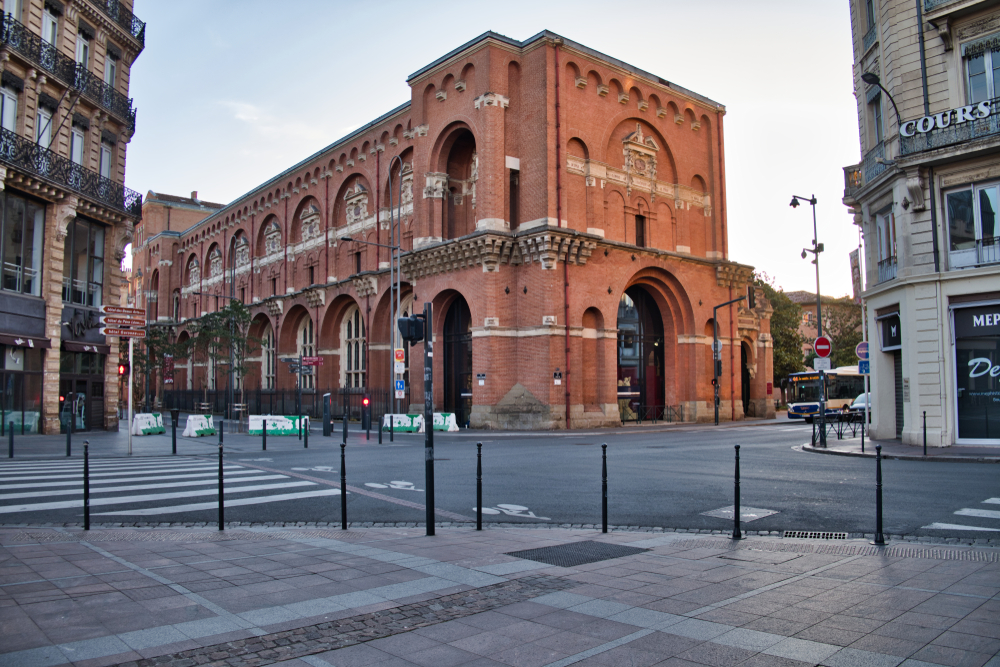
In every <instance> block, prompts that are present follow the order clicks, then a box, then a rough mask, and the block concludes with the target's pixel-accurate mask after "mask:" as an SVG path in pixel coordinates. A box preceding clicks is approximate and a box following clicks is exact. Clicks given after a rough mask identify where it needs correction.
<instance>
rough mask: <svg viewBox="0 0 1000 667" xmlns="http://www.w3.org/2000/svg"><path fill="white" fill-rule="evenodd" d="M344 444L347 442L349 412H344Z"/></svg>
mask: <svg viewBox="0 0 1000 667" xmlns="http://www.w3.org/2000/svg"><path fill="white" fill-rule="evenodd" d="M344 444H345V445H346V444H347V413H346V412H345V413H344Z"/></svg>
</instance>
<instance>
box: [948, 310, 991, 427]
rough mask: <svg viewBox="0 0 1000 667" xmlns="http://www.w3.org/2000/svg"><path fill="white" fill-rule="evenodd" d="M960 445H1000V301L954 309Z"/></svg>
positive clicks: (956, 399) (956, 393) (956, 395)
mask: <svg viewBox="0 0 1000 667" xmlns="http://www.w3.org/2000/svg"><path fill="white" fill-rule="evenodd" d="M951 312H952V327H953V331H954V337H953V340H954V341H955V343H954V346H955V385H956V386H955V410H956V414H957V416H958V420H957V421H958V439H957V442H958V444H977V445H1000V301H993V302H988V303H977V304H968V305H966V304H962V305H960V306H959V305H955V306H952V309H951Z"/></svg>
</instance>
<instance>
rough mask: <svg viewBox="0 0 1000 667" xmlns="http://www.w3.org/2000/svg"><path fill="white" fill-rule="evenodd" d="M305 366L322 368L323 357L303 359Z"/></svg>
mask: <svg viewBox="0 0 1000 667" xmlns="http://www.w3.org/2000/svg"><path fill="white" fill-rule="evenodd" d="M302 365H303V366H322V365H323V357H302Z"/></svg>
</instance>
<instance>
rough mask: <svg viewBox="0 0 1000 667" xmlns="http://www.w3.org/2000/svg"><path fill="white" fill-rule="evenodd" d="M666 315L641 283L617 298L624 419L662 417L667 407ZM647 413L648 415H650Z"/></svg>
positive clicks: (620, 386)
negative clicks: (664, 319) (664, 335)
mask: <svg viewBox="0 0 1000 667" xmlns="http://www.w3.org/2000/svg"><path fill="white" fill-rule="evenodd" d="M665 351H666V345H665V340H664V337H663V316H662V314H661V313H660V308H659V306H658V305H657V304H656V301H655V300H654V298H653V296H652V294H650V293H649V292H648V291H647V290H646V288H644V287H642V286H640V285H633V286H632V287H629V288H628V289H627V290H625V293H624V294H622V297H621V300H620V301H619V302H618V407H619V410H620V412H621V413H622V417H623V419H635V418H636V416H637V415H638V414H639V412H640V411H642V417H643V418H648V416H653V415H655V416H656V417H660V416H661V415H662V411H663V410H664V407H665V398H666V393H665V388H666V385H665V382H666V378H665V377H664V369H665V367H664V357H665ZM647 415H648V416H647Z"/></svg>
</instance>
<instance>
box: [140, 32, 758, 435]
mask: <svg viewBox="0 0 1000 667" xmlns="http://www.w3.org/2000/svg"><path fill="white" fill-rule="evenodd" d="M557 51H558V53H557ZM556 62H558V63H560V64H559V67H560V70H559V73H560V75H561V76H564V77H565V79H564V81H566V82H569V83H568V84H566V83H564V84H563V85H562V86H561V87H560V88H559V89H558V92H557V89H556V88H555V74H556V70H555V63H556ZM623 68H624V69H623ZM625 71H627V72H628V75H627V76H625V75H624V74H623V72H625ZM408 84H409V86H410V90H411V99H410V101H409V102H408V103H406V104H404V105H402V106H400V107H398V108H396V109H394V110H392V111H391V112H389V113H387V114H385V115H383V116H381V117H380V118H379V119H378V120H377V121H376V122H374V123H372V124H369V125H366V126H365V127H363V128H362V129H360V130H358V131H356V132H353V133H351V134H349V135H348V136H346V137H344V138H342V139H340V140H338V141H336V142H334V143H333V144H331V145H329V146H328V147H326V148H324V149H322V150H320V151H319V152H317V153H316V154H315V155H313V156H312V157H310V158H309V159H308V160H306V161H305V162H303V163H301V164H299V165H296V166H295V167H293V168H291V169H288V170H287V171H284V172H281V173H279V174H277V175H276V176H274V177H273V178H271V179H269V180H268V181H267V182H265V183H264V184H262V185H260V186H259V187H257V188H255V189H252V190H251V191H250V192H249V193H247V194H246V195H243V196H242V197H241V198H239V199H238V200H236V201H233V202H232V203H230V204H228V205H226V206H224V207H221V208H220V209H218V210H215V211H213V212H212V213H211V214H210V215H209V216H208V217H206V218H204V219H202V220H201V221H199V222H197V223H195V224H192V225H190V226H189V227H188V228H186V229H184V230H183V231H176V229H175V230H170V229H166V228H161V229H157V228H154V227H152V226H151V227H150V228H148V229H145V230H144V231H143V233H142V234H141V238H143V239H144V241H143V243H142V244H141V246H139V247H138V248H137V249H136V252H135V261H136V262H137V263H138V265H139V266H142V267H143V271H144V272H145V271H146V269H147V267H148V268H150V269H151V270H154V269H155V270H158V271H159V274H158V278H157V282H156V290H157V292H158V299H155V300H154V303H155V302H158V301H162V302H163V304H164V307H162V308H159V309H158V310H155V311H153V312H152V313H151V316H152V318H153V319H154V320H155V321H157V322H158V323H160V324H163V325H166V326H170V327H172V329H173V330H174V332H175V335H177V336H180V337H183V336H188V335H189V334H188V331H189V326H188V323H189V322H190V321H191V320H192V319H196V318H198V317H199V316H201V315H202V314H204V313H207V312H209V311H211V310H213V309H214V308H215V307H216V302H217V301H220V300H221V301H222V303H223V305H224V303H225V299H224V297H227V296H229V297H234V298H238V299H240V300H242V301H243V302H244V303H246V304H247V305H248V306H249V307H250V309H251V311H252V315H253V318H254V319H253V324H252V327H251V331H250V333H251V335H253V336H254V337H256V338H259V339H260V340H261V341H263V342H262V343H261V345H260V348H259V350H258V351H257V352H256V353H255V356H254V357H253V362H254V363H253V364H252V370H251V373H250V375H249V376H248V377H247V378H246V380H245V383H244V384H245V386H246V387H247V388H251V389H252V388H256V387H259V388H260V390H261V391H263V392H267V391H275V390H283V389H291V388H292V387H293V386H294V382H295V377H294V376H292V375H291V374H289V373H287V372H286V369H285V368H284V367H283V365H282V364H280V359H281V358H284V357H291V356H297V355H299V354H302V355H304V356H317V357H320V358H322V360H323V365H321V366H318V367H317V369H316V370H317V373H316V375H314V376H311V377H310V378H309V379H308V380H307V381H306V382H307V384H306V386H305V387H304V390H305V391H307V392H316V393H317V394H319V393H321V392H324V391H329V390H331V389H334V388H337V387H351V388H365V387H369V388H379V389H385V390H388V389H390V388H391V387H392V386H393V383H394V381H395V380H398V379H402V380H403V381H404V382H406V383H407V387H409V380H410V370H411V366H410V364H411V363H414V362H415V363H418V364H419V363H420V360H421V359H422V355H421V354H418V353H417V352H416V350H417V348H414V350H413V352H411V350H410V348H409V346H404V345H403V344H402V341H400V340H399V337H398V334H397V332H396V330H395V326H394V325H393V322H392V312H393V311H394V310H395V304H396V303H397V302H398V303H399V304H400V306H399V310H400V311H401V312H404V313H412V312H421V311H422V310H423V308H424V306H425V304H428V303H429V304H430V305H431V306H432V309H433V335H434V345H435V351H437V352H438V354H435V355H434V356H433V364H434V377H435V389H434V403H435V406H436V409H437V410H439V411H444V412H454V413H455V414H456V415H457V418H458V421H459V423H461V424H469V425H470V426H471V427H478V428H498V429H503V428H511V429H514V428H516V429H525V428H538V429H545V428H566V427H571V428H585V427H594V426H609V425H615V424H620V423H621V422H622V420H623V419H624V420H629V419H639V418H641V419H644V420H645V419H649V418H657V419H662V418H665V417H666V418H671V419H683V420H686V421H704V420H709V419H711V418H712V417H713V414H714V410H713V404H712V401H713V390H712V384H711V378H712V371H713V360H712V343H713V335H712V334H713V328H714V324H715V323H714V322H713V321H712V317H713V310H712V309H713V306H715V305H717V304H720V303H724V302H727V301H730V300H732V299H734V298H736V297H737V296H740V295H746V294H747V289H748V287H749V286H750V285H751V284H752V282H751V281H752V267H749V266H746V265H742V264H737V263H735V262H732V261H730V260H729V259H728V252H729V250H728V240H727V231H728V225H729V224H730V223H729V221H728V220H727V218H726V209H725V205H724V202H725V179H724V172H723V169H722V159H723V154H724V151H723V147H724V142H723V116H724V115H725V108H724V107H723V106H722V105H720V104H718V103H716V102H714V101H712V100H709V99H707V98H705V97H703V96H700V95H698V94H696V93H693V92H691V91H685V90H683V89H680V88H677V87H675V86H672V85H670V84H666V83H665V80H664V79H658V78H655V77H650V76H649V75H648V74H646V73H645V72H642V71H641V70H638V69H635V68H631V67H630V66H628V65H625V64H624V63H621V62H619V61H610V60H605V59H604V58H603V57H602V56H600V55H599V54H597V53H595V52H594V51H592V50H590V49H587V48H585V47H583V46H582V45H579V44H576V43H574V42H572V41H571V40H566V39H564V38H560V37H559V36H558V35H554V34H552V33H547V32H545V33H541V34H540V35H538V36H536V37H534V38H532V39H531V40H528V41H525V42H519V41H517V40H511V39H509V38H506V37H502V36H500V35H496V34H493V33H487V34H485V35H483V36H481V37H480V38H479V39H477V40H473V41H472V42H470V43H469V44H467V45H465V46H464V47H463V49H462V50H461V51H459V52H455V53H452V54H449V57H448V58H447V59H445V60H442V61H438V62H436V63H434V64H432V65H429V66H427V67H425V68H423V69H421V70H419V71H418V72H417V73H416V74H414V75H413V76H411V77H410V79H409V80H408ZM557 95H558V96H560V97H559V100H558V107H557V106H555V98H556V96H557ZM549 105H551V106H549ZM556 109H558V110H559V111H558V113H559V114H560V115H561V116H560V119H561V123H560V127H561V128H562V129H561V131H560V134H558V135H557V134H556V129H555V126H554V124H553V123H552V122H551V118H552V114H554V113H556ZM556 161H558V165H557V164H556ZM557 167H558V168H557ZM165 217H166V216H156V215H150V216H147V220H148V221H149V222H148V223H143V224H149V225H153V224H154V223H153V221H154V220H160V219H163V218H165ZM390 246H398V247H399V248H400V257H399V267H400V273H399V274H396V273H395V272H393V273H390V266H391V249H390ZM149 275H152V274H151V273H150V274H149ZM397 276H398V277H399V278H400V281H399V285H400V289H399V291H398V293H397V291H396V290H395V289H394V285H393V283H394V279H395V278H396V277H397ZM214 295H218V296H219V298H218V299H213V298H212V296H214ZM167 304H170V305H169V307H167ZM770 312H771V310H770V306H769V305H768V304H767V302H766V301H765V300H764V298H763V295H762V294H760V293H758V294H757V299H756V304H755V306H754V307H752V308H750V307H748V306H747V304H746V302H743V303H739V304H734V305H732V306H727V307H725V308H722V309H720V310H719V312H718V317H719V322H718V331H719V341H720V343H721V354H720V356H721V365H722V382H721V390H720V393H721V403H720V415H721V417H722V418H723V419H727V420H729V419H742V418H745V417H747V416H760V417H764V416H768V415H771V414H773V403H772V401H771V400H770V399H771V382H770V380H771V375H772V370H771V367H772V361H771V347H770V346H771V338H770ZM396 348H402V349H403V350H404V358H405V362H404V363H403V370H404V372H403V373H402V374H398V373H397V372H396V370H397V369H396V367H395V366H394V361H393V357H394V352H393V351H394V349H396ZM214 375H215V374H214V373H213V370H212V369H211V368H209V367H207V366H204V365H199V363H198V362H197V360H191V359H189V360H176V362H175V373H174V386H175V387H176V388H178V389H185V388H190V389H201V388H202V387H212V386H220V379H219V377H214ZM413 376H414V377H415V378H420V377H422V373H421V372H419V371H418V372H416V373H414V374H413ZM411 389H412V388H411ZM421 394H422V388H417V389H416V391H413V392H412V396H413V397H418V396H420V395H421ZM411 403H412V404H411V405H410V406H409V407H410V408H411V409H412V410H417V411H419V410H421V409H422V400H420V399H419V398H416V399H413V400H411ZM405 407H407V406H404V408H405Z"/></svg>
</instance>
